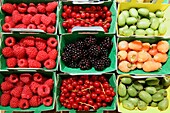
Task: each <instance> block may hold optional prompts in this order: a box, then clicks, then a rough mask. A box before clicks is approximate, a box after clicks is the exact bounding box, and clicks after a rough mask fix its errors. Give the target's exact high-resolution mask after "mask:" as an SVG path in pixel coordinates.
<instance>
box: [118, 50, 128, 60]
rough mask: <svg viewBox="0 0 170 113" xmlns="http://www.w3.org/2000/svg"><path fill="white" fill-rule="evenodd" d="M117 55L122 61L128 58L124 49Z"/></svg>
mask: <svg viewBox="0 0 170 113" xmlns="http://www.w3.org/2000/svg"><path fill="white" fill-rule="evenodd" d="M117 57H118V60H120V61H122V60H125V59H126V58H127V52H126V51H124V50H122V51H119V52H118V55H117Z"/></svg>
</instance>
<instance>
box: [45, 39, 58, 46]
mask: <svg viewBox="0 0 170 113" xmlns="http://www.w3.org/2000/svg"><path fill="white" fill-rule="evenodd" d="M47 45H48V46H50V47H52V48H56V47H57V45H58V41H57V40H56V39H55V37H50V38H49V39H48V40H47Z"/></svg>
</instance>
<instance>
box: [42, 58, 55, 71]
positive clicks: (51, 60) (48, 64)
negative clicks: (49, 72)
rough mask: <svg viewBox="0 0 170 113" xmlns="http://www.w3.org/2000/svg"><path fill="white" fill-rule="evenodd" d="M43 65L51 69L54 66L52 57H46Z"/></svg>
mask: <svg viewBox="0 0 170 113" xmlns="http://www.w3.org/2000/svg"><path fill="white" fill-rule="evenodd" d="M44 66H45V67H46V68H47V69H53V68H55V66H56V62H55V61H54V60H53V59H48V60H46V61H45V62H44Z"/></svg>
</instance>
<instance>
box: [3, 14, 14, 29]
mask: <svg viewBox="0 0 170 113" xmlns="http://www.w3.org/2000/svg"><path fill="white" fill-rule="evenodd" d="M5 23H8V24H10V25H11V28H13V27H14V26H15V23H14V22H13V20H12V17H11V16H5Z"/></svg>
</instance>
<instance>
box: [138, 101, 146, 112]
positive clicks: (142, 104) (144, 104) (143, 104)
mask: <svg viewBox="0 0 170 113" xmlns="http://www.w3.org/2000/svg"><path fill="white" fill-rule="evenodd" d="M138 109H139V110H141V111H144V110H147V104H146V103H145V102H144V101H141V100H139V102H138Z"/></svg>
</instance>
